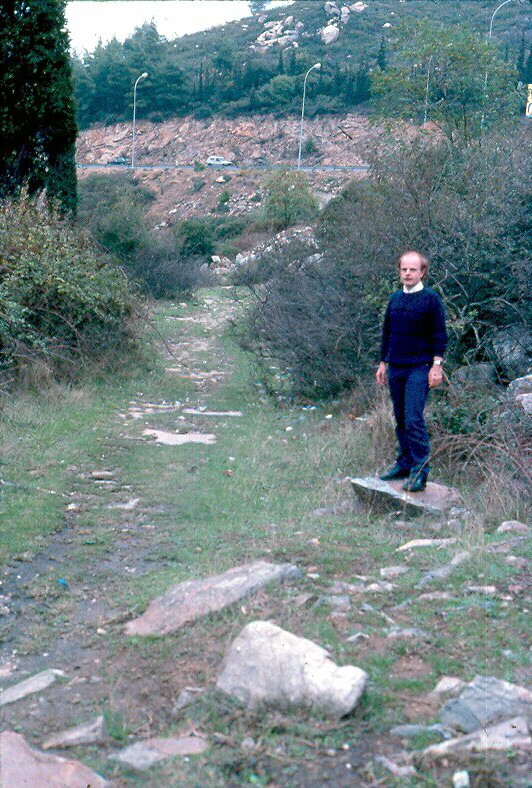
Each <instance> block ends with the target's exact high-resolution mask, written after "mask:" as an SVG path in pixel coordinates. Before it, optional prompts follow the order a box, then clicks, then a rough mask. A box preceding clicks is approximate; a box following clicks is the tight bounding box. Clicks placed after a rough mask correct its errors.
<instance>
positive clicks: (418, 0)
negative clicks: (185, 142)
mask: <svg viewBox="0 0 532 788" xmlns="http://www.w3.org/2000/svg"><path fill="white" fill-rule="evenodd" d="M493 11H494V4H493V3H492V2H484V0H445V2H435V1H434V0H368V2H355V3H346V4H344V5H342V4H341V3H340V2H338V3H335V2H330V0H328V1H327V2H321V0H297V1H296V2H294V3H292V4H291V5H290V6H286V7H282V8H276V9H272V10H270V11H266V12H265V13H263V14H261V15H255V16H253V17H249V19H244V20H241V21H240V22H232V23H229V24H227V25H225V26H223V27H217V28H213V29H211V30H207V31H203V32H200V33H195V34H194V35H188V36H183V37H182V38H178V39H176V40H174V41H167V40H166V39H165V38H164V37H163V36H161V35H160V34H159V33H158V31H157V30H156V28H155V27H154V26H153V25H150V24H147V25H144V26H143V27H142V28H138V29H137V31H136V32H135V33H134V34H133V35H132V36H131V37H130V38H129V39H127V40H126V41H125V42H124V44H120V43H118V42H117V41H116V40H115V41H111V42H110V43H109V44H107V45H106V46H100V47H98V48H97V49H96V51H95V52H94V53H91V54H90V55H87V56H86V57H85V58H84V59H83V61H80V60H74V63H73V67H74V77H75V82H76V98H77V105H78V121H79V124H80V127H81V128H86V127H89V126H91V125H94V123H97V122H102V123H104V124H112V123H116V122H119V121H124V120H129V119H130V117H131V110H132V99H133V96H132V92H133V83H134V82H135V79H136V76H138V75H139V74H141V73H143V72H146V73H147V74H148V76H147V78H146V79H145V80H144V81H143V82H142V83H141V85H140V86H139V90H138V95H137V116H138V118H139V119H140V118H145V119H148V120H151V121H155V122H158V121H161V120H165V119H169V118H172V117H176V116H179V117H183V116H185V115H187V114H190V113H194V114H195V116H196V117H199V118H206V117H210V116H212V115H214V114H218V113H222V114H224V115H226V116H227V115H228V116H235V115H241V114H255V113H264V112H273V113H275V114H277V115H281V116H282V115H287V114H288V115H289V114H292V113H297V111H298V110H299V109H300V106H301V91H302V83H303V76H304V74H305V72H306V71H307V69H308V68H309V67H310V66H311V65H313V64H314V63H317V62H319V63H321V65H322V67H321V69H320V71H318V72H316V73H314V75H313V76H312V79H310V80H309V84H308V97H307V98H308V103H307V115H308V116H309V117H310V116H312V115H316V114H331V113H345V112H351V111H353V110H354V108H355V107H365V106H366V105H367V102H368V100H370V99H371V74H372V72H373V71H374V70H375V69H376V68H378V67H379V68H384V69H386V68H387V67H389V66H390V65H392V64H393V63H394V58H395V53H394V45H395V42H396V38H397V35H396V34H397V28H398V26H399V25H400V24H401V23H403V22H405V20H407V19H409V18H412V17H415V18H416V19H418V20H419V19H427V20H429V21H431V22H433V23H436V24H441V23H443V24H457V23H459V24H465V25H469V26H471V27H472V28H473V30H474V31H476V32H477V33H479V34H481V35H482V36H484V35H485V34H486V33H487V30H488V27H489V22H490V17H491V14H492V13H493ZM531 38H532V6H531V5H529V4H528V3H527V4H526V5H522V4H518V3H510V4H509V5H508V6H506V7H504V8H502V9H501V10H500V12H499V13H498V14H497V16H496V18H495V20H494V26H493V42H494V44H497V45H500V46H501V48H502V49H503V51H504V53H505V58H506V60H507V61H508V63H509V64H511V65H512V66H513V65H515V66H516V67H517V68H518V70H519V74H520V78H521V80H522V81H526V78H525V71H526V70H527V68H532V62H531V60H532V56H531V55H530V42H531ZM527 63H528V65H527Z"/></svg>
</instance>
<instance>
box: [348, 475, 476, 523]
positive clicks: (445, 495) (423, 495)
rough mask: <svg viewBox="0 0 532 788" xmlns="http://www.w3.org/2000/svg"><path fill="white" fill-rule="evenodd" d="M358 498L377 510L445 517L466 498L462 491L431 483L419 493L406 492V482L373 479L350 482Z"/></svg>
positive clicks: (358, 479)
mask: <svg viewBox="0 0 532 788" xmlns="http://www.w3.org/2000/svg"><path fill="white" fill-rule="evenodd" d="M349 481H350V482H351V484H352V485H353V489H354V490H355V493H356V494H357V496H358V498H360V500H361V501H362V502H363V503H367V504H369V506H370V507H371V508H372V509H374V510H375V511H397V509H398V508H401V509H403V508H404V510H405V514H413V515H416V514H423V513H426V514H441V513H442V512H445V511H447V510H448V509H452V508H453V507H455V506H458V505H459V504H460V503H461V501H462V499H461V497H460V493H459V492H458V490H455V489H454V488H452V487H445V486H444V485H443V484H435V483H434V482H428V484H427V486H426V488H425V490H423V492H419V493H407V492H404V490H403V488H402V485H403V482H402V481H397V482H383V481H382V480H381V479H377V478H375V477H373V476H366V477H364V478H354V479H350V480H349Z"/></svg>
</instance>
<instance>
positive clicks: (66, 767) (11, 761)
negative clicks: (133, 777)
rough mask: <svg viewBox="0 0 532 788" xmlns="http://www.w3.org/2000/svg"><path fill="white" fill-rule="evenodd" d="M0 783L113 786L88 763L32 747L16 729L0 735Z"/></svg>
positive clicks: (35, 787) (8, 786) (21, 787)
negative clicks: (90, 767) (86, 764)
mask: <svg viewBox="0 0 532 788" xmlns="http://www.w3.org/2000/svg"><path fill="white" fill-rule="evenodd" d="M0 785H3V786H5V788H25V787H26V786H31V788H45V787H46V788H87V786H89V785H90V786H91V788H103V787H104V786H107V785H111V783H109V782H107V780H104V779H103V777H100V775H98V774H96V772H93V771H92V769H89V768H88V766H85V765H84V764H83V763H80V762H79V761H75V760H72V759H71V758H68V759H67V758H61V757H60V756H59V755H50V754H48V753H43V752H39V750H34V749H32V748H31V747H30V746H29V744H28V743H27V742H26V741H25V739H24V737H23V736H21V735H20V734H19V733H15V732H14V731H4V732H3V733H1V734H0Z"/></svg>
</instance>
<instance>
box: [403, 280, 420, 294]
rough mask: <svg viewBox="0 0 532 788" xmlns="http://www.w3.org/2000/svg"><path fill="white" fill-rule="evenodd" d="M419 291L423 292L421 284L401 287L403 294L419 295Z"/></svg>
mask: <svg viewBox="0 0 532 788" xmlns="http://www.w3.org/2000/svg"><path fill="white" fill-rule="evenodd" d="M420 290H423V282H418V283H417V285H414V287H407V286H406V285H403V293H419V291H420Z"/></svg>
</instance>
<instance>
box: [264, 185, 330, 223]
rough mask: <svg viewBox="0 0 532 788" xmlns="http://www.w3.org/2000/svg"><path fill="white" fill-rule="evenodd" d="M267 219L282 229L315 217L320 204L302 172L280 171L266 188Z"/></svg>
mask: <svg viewBox="0 0 532 788" xmlns="http://www.w3.org/2000/svg"><path fill="white" fill-rule="evenodd" d="M264 190H265V192H266V217H267V218H268V219H270V221H272V222H273V223H274V224H276V225H278V226H279V227H280V228H281V229H284V228H286V227H290V225H292V224H295V223H296V222H298V221H301V220H303V219H309V218H311V217H312V216H315V215H316V213H317V211H318V203H317V200H316V198H315V197H314V196H313V194H312V193H311V191H310V189H309V186H308V182H307V179H306V178H305V176H304V175H303V173H301V172H289V171H280V172H278V173H275V175H272V176H271V178H269V179H268V181H267V182H266V184H265V186H264Z"/></svg>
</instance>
